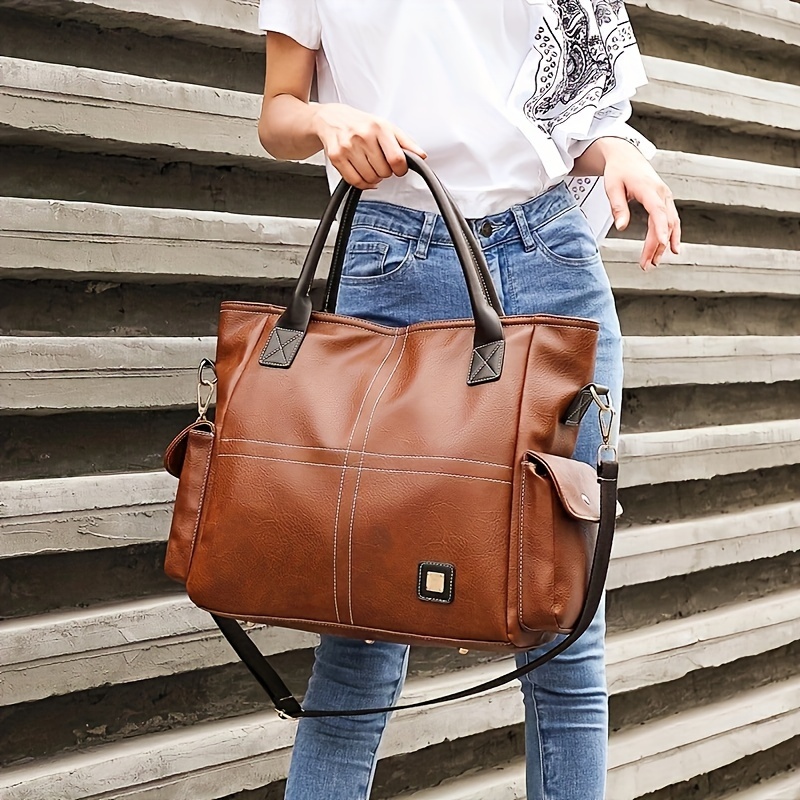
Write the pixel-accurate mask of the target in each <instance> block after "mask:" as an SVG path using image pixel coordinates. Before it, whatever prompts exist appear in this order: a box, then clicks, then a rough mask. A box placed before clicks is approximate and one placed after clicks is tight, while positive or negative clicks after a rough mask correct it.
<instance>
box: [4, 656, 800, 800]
mask: <svg viewBox="0 0 800 800" xmlns="http://www.w3.org/2000/svg"><path fill="white" fill-rule="evenodd" d="M505 667H506V665H504V664H502V663H500V664H491V665H487V666H482V667H477V668H474V669H467V670H463V671H462V672H458V673H449V674H446V675H443V676H438V677H435V678H428V679H415V680H412V681H409V683H408V684H407V687H406V690H405V692H404V698H405V699H407V700H409V701H415V700H418V699H419V700H421V699H427V698H428V697H433V696H435V695H436V694H439V693H441V692H443V691H454V690H457V689H460V688H464V687H467V686H469V685H470V684H472V683H474V682H475V680H476V679H480V680H485V679H489V678H490V677H492V676H494V675H496V674H497V673H499V672H500V671H501V670H503V669H505ZM487 708H491V713H487ZM521 719H522V707H521V702H520V699H519V691H518V689H517V687H516V686H513V685H512V686H511V687H505V688H502V689H498V690H495V691H492V692H488V693H486V694H484V695H480V696H477V697H474V698H470V699H467V700H464V701H461V702H459V703H457V704H447V705H444V706H440V707H434V708H431V709H423V710H412V711H401V712H398V713H397V714H396V715H395V716H394V718H393V720H392V722H391V724H390V726H389V728H388V730H387V734H386V737H385V740H384V743H383V745H382V750H381V755H382V757H384V758H387V757H391V756H393V755H398V754H401V753H410V752H415V751H417V750H420V749H422V748H425V747H430V746H431V745H434V744H439V743H441V742H443V741H446V740H452V739H454V738H459V737H465V736H470V735H474V734H477V733H482V732H485V731H486V730H491V729H495V728H502V727H507V726H509V725H514V724H517V723H519V722H520V721H521ZM799 721H800V678H795V679H791V680H788V681H783V682H781V683H777V684H773V685H771V686H767V687H764V688H760V689H754V690H750V691H747V692H744V693H742V694H739V695H737V696H735V697H734V698H731V699H728V700H724V701H721V702H716V703H713V704H710V705H707V706H704V707H699V708H695V709H692V710H691V711H686V712H681V713H679V714H675V715H672V716H670V717H666V718H662V719H657V720H654V721H652V722H648V723H646V724H645V725H642V726H637V727H636V728H634V729H632V730H624V731H622V732H620V733H617V734H614V735H613V736H612V740H611V749H610V773H609V797H613V798H615V800H633V798H637V797H641V796H642V795H644V794H646V793H647V792H651V791H655V790H657V789H659V788H662V787H664V786H667V785H669V784H671V783H675V782H679V781H682V780H687V779H689V778H691V777H693V776H696V775H700V774H704V773H705V772H707V771H710V770H712V769H716V768H719V767H720V766H723V765H725V764H729V763H732V762H733V761H735V760H737V759H738V758H742V757H744V756H745V755H748V754H751V753H754V752H759V751H761V750H765V749H768V748H769V747H773V746H775V745H776V744H778V743H780V742H782V741H786V740H787V739H789V738H791V737H792V736H793V735H794V733H795V732H796V729H797V728H796V726H797V724H798V722H799ZM294 728H295V725H294V723H290V722H283V721H281V720H279V719H278V717H277V715H275V714H274V713H272V712H262V713H258V714H250V715H247V716H243V717H238V718H234V719H230V720H224V721H220V722H213V723H205V724H200V725H195V726H193V727H190V728H186V729H177V730H173V731H170V732H167V733H159V734H154V735H149V736H143V737H140V738H134V739H130V740H127V741H124V742H120V743H115V744H111V745H106V746H99V747H95V748H92V749H90V750H87V751H84V752H83V753H79V754H75V755H68V756H62V757H56V758H53V759H50V760H48V761H43V762H40V763H38V764H31V765H22V766H19V767H15V768H10V769H6V770H4V772H3V773H2V774H1V775H0V791H1V792H2V793H3V797H4V800H23V799H24V800H32V798H35V797H43V796H56V797H59V798H60V800H92V798H94V800H100V798H107V797H112V796H113V797H136V798H150V799H151V800H154V799H155V798H165V797H174V798H177V797H179V796H180V797H190V796H191V797H192V798H193V799H194V800H205V799H206V798H209V800H210V798H219V797H224V796H227V795H229V794H232V793H235V792H237V791H244V790H247V789H255V788H257V787H259V786H266V785H268V784H270V783H273V782H275V781H277V780H280V779H281V778H282V777H284V776H285V774H286V769H287V765H288V757H289V748H290V746H291V742H292V737H293V734H294ZM491 775H493V776H494V778H495V783H494V784H490V786H491V788H492V789H493V790H494V789H495V788H496V790H497V792H496V793H495V792H494V791H493V792H492V793H491V794H487V793H485V792H486V786H483V787H481V790H482V791H483V792H484V794H476V793H474V792H473V788H474V784H473V785H471V782H472V781H473V780H475V779H476V777H475V776H470V777H469V778H466V779H462V780H460V781H458V782H456V783H455V784H451V785H450V787H447V788H445V787H439V788H438V789H437V790H436V793H435V794H430V793H429V794H427V795H424V794H422V795H420V794H417V795H416V797H417V798H418V800H420V798H422V797H429V798H434V797H435V798H437V800H445V799H446V798H453V799H454V798H459V800H467V798H469V799H470V800H478V799H479V798H480V800H485V798H486V797H492V798H493V800H494V798H498V797H517V796H519V797H522V796H523V795H522V794H519V795H514V794H513V793H509V792H510V791H512V790H513V791H519V790H520V789H521V787H522V785H523V784H522V781H523V767H522V765H521V764H520V765H518V766H514V767H512V768H510V769H509V770H506V771H503V772H499V771H497V770H491ZM168 787H169V788H168ZM454 787H455V788H454ZM518 787H519V788H518ZM445 791H449V792H450V794H445ZM47 792H50V794H49V795H48V794H46V793H47ZM503 792H505V793H503Z"/></svg>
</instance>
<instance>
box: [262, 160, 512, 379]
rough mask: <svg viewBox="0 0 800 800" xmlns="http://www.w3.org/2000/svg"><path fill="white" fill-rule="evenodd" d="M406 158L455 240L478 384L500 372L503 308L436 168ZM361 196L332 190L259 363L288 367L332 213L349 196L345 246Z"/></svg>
mask: <svg viewBox="0 0 800 800" xmlns="http://www.w3.org/2000/svg"><path fill="white" fill-rule="evenodd" d="M406 158H407V160H408V166H409V169H411V170H413V171H414V172H416V173H418V174H419V175H420V176H422V178H423V180H424V181H425V183H426V184H427V185H428V188H429V189H430V190H431V194H432V195H433V198H434V200H435V201H436V205H437V206H438V208H439V211H440V212H441V214H442V217H443V218H444V221H445V225H446V226H447V230H448V232H449V234H450V237H451V238H452V240H453V244H454V246H455V249H456V255H457V256H458V260H459V263H460V264H461V269H462V272H463V273H464V278H465V280H466V283H467V291H468V293H469V299H470V305H471V306H472V314H473V317H474V319H475V336H474V342H473V352H472V360H471V363H470V365H469V372H468V375H467V383H469V384H470V385H477V384H481V383H488V382H490V381H495V380H498V379H499V378H500V376H501V374H502V368H503V356H504V352H505V338H504V335H503V326H502V323H501V322H500V316H501V315H502V314H503V309H502V306H501V305H500V302H499V300H498V298H497V294H496V292H495V291H494V287H493V286H492V282H491V278H490V276H489V269H488V266H487V265H486V259H485V258H484V256H483V253H482V252H481V249H480V247H479V246H477V242H474V237H472V240H473V242H474V247H473V245H472V244H471V242H470V237H471V231H470V230H469V226H468V224H467V222H466V220H465V219H464V217H463V215H462V214H461V213H460V212H459V211H458V210H457V208H456V206H455V204H454V203H453V202H452V200H451V198H450V197H449V196H448V194H447V192H446V190H445V189H444V187H443V186H442V184H441V183H440V181H439V179H438V178H437V177H436V175H435V174H434V172H433V171H432V170H431V169H430V168H429V167H428V166H427V164H425V162H424V161H422V159H420V158H419V157H418V156H416V155H414V154H413V153H409V152H406ZM351 193H352V194H351ZM360 195H361V192H360V190H358V189H355V188H354V187H352V186H350V185H349V184H348V183H346V182H345V181H341V182H340V183H339V185H338V186H337V187H336V189H335V190H334V192H333V195H332V196H331V199H330V202H329V203H328V206H327V208H326V209H325V212H324V213H323V215H322V219H321V221H320V224H319V227H318V228H317V232H316V233H315V235H314V239H313V241H312V242H311V247H310V248H309V250H308V255H307V256H306V260H305V262H304V263H303V269H302V270H301V272H300V277H299V278H298V280H297V284H296V286H295V290H294V293H293V295H292V299H291V301H290V302H289V306H288V308H287V309H286V311H285V312H284V313H283V314H282V315H281V317H280V319H279V320H278V322H277V324H276V325H275V327H274V328H273V331H272V333H271V335H270V339H269V342H268V343H267V346H266V347H265V348H264V350H263V352H262V355H261V357H260V358H259V363H260V364H261V365H262V366H265V367H280V368H283V369H286V368H288V367H290V366H291V365H292V362H293V361H294V359H295V357H296V356H297V353H298V352H299V350H300V347H301V345H302V343H303V338H304V337H305V333H306V331H307V329H308V324H309V322H310V320H311V311H312V307H311V298H310V291H311V286H312V284H313V281H314V276H315V275H316V272H317V268H318V267H319V262H320V259H321V258H322V252H323V248H324V247H325V243H326V241H327V239H328V234H329V233H330V230H331V226H332V225H333V222H334V220H335V218H336V213H337V211H338V210H339V208H340V207H341V205H342V203H343V202H344V201H345V199H348V200H349V202H348V203H347V206H346V211H347V213H346V214H345V216H344V218H343V219H342V223H341V226H340V228H343V230H340V236H339V239H340V242H341V243H342V245H341V246H344V244H346V242H347V239H348V238H349V236H350V231H351V228H352V221H353V214H354V210H355V205H356V202H357V201H358V197H360Z"/></svg>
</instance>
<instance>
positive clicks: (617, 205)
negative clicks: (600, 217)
mask: <svg viewBox="0 0 800 800" xmlns="http://www.w3.org/2000/svg"><path fill="white" fill-rule="evenodd" d="M605 185H606V194H607V195H608V199H609V202H610V203H611V213H612V214H613V215H614V227H615V228H616V229H617V230H618V231H624V230H625V228H627V227H628V224H629V223H630V221H631V210H630V207H629V206H628V193H627V191H626V189H625V184H624V183H623V182H622V181H621V180H617V179H614V178H611V177H607V178H606V181H605Z"/></svg>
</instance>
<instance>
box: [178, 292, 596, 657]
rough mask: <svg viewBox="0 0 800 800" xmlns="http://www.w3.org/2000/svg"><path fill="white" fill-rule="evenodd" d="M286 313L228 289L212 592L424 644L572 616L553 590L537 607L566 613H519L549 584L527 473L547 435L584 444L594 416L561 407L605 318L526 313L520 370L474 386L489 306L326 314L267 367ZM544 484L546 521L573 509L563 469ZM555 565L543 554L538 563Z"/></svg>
mask: <svg viewBox="0 0 800 800" xmlns="http://www.w3.org/2000/svg"><path fill="white" fill-rule="evenodd" d="M282 313H283V309H281V308H277V307H270V306H265V305H258V304H248V303H234V302H229V303H225V304H223V307H222V311H221V315H220V328H219V339H218V352H217V362H216V369H217V375H218V380H219V383H218V389H217V391H218V395H217V396H218V400H217V412H216V420H215V421H216V434H215V437H214V454H213V457H212V459H211V467H210V471H209V477H208V485H207V488H206V491H205V502H204V504H203V509H202V518H201V524H200V531H199V535H198V536H197V539H196V543H195V547H194V553H193V555H192V558H191V569H190V571H189V574H188V580H187V590H188V592H189V595H190V597H191V598H192V600H194V602H196V603H197V604H198V605H200V606H202V607H203V608H206V609H208V610H210V611H213V612H214V613H216V614H219V615H223V616H230V617H234V618H236V619H247V620H254V621H260V622H266V623H270V624H277V625H285V626H288V627H298V628H303V629H305V630H312V631H316V632H320V633H321V632H329V633H341V634H344V635H351V636H357V637H360V638H365V639H384V640H391V641H398V642H404V643H428V644H445V645H452V646H457V647H461V646H463V647H470V648H486V649H502V650H513V649H517V648H522V649H527V648H530V647H533V646H536V645H537V644H540V643H541V642H542V641H545V640H546V639H548V638H550V636H551V635H552V634H553V633H559V632H563V630H564V625H563V620H561V622H558V621H557V620H556V619H555V618H554V616H553V600H552V594H553V592H551V593H550V594H551V596H549V597H548V598H546V599H543V603H544V607H543V608H540V609H538V611H537V610H534V609H533V608H531V606H530V603H531V602H532V601H531V598H530V593H528V594H526V599H525V614H526V615H527V614H532V615H533V616H532V617H531V619H535V620H539V619H542V620H545V619H546V618H547V619H548V620H549V622H548V624H544V622H543V624H542V625H541V626H539V627H538V628H537V626H536V625H533V624H532V623H531V622H530V620H528V622H525V619H527V617H524V618H523V620H522V622H524V623H525V624H524V625H523V624H522V622H521V621H520V618H519V614H518V613H517V608H518V606H519V604H520V592H519V586H520V585H521V584H522V585H523V586H525V585H527V583H528V582H529V579H528V578H527V577H523V579H522V580H521V581H520V579H519V551H520V544H519V543H520V537H521V536H522V538H523V540H524V539H525V537H526V536H529V535H530V534H529V533H528V532H527V530H526V531H521V529H520V514H519V511H520V505H521V492H522V482H523V475H524V476H525V480H526V489H527V488H528V487H529V486H530V485H531V476H530V475H529V472H530V466H529V465H530V461H529V457H528V452H529V451H533V452H539V453H548V454H554V455H558V456H562V457H563V458H564V459H568V457H569V456H570V455H571V453H572V451H573V448H574V445H575V439H576V436H577V430H578V429H577V428H575V427H571V426H567V425H565V424H563V423H562V422H561V419H562V418H563V417H564V415H565V413H566V410H567V408H568V407H569V406H570V404H571V403H572V401H573V399H574V397H575V395H576V393H577V392H578V391H580V389H581V387H582V386H584V385H585V384H586V383H587V382H588V381H589V380H590V378H591V376H592V373H593V370H594V350H595V344H596V339H597V325H596V324H595V323H594V322H591V321H586V320H578V319H566V318H555V317H546V316H542V317H506V318H504V319H503V331H504V338H505V350H506V353H505V359H504V369H503V375H502V378H501V379H500V380H496V381H493V382H489V383H482V384H478V385H474V386H471V385H468V384H467V382H466V381H465V379H464V377H465V374H466V371H467V368H468V366H469V365H470V360H471V358H472V349H473V336H474V324H473V323H472V322H471V321H470V320H458V321H444V322H434V323H421V324H418V325H414V326H411V327H409V328H403V329H390V328H384V327H381V326H379V325H375V324H372V323H369V322H364V321H361V320H356V319H352V318H347V317H338V316H336V315H332V314H324V313H321V312H315V313H314V314H312V316H311V320H310V322H309V326H308V330H307V333H306V336H305V339H304V342H303V346H302V347H301V348H300V350H299V353H298V354H297V356H296V358H295V360H294V363H293V364H292V366H291V367H290V368H288V369H265V368H263V367H262V366H261V365H260V364H259V363H258V360H259V357H260V354H261V353H262V352H263V349H264V346H265V345H266V343H267V341H268V340H269V339H270V337H271V336H272V333H273V330H274V328H275V326H276V324H277V322H278V319H279V318H280V316H281V314H282ZM565 353H568V354H570V355H569V357H566V356H565ZM559 475H560V473H559ZM182 480H183V479H182ZM563 480H564V481H568V480H569V479H568V478H567V477H565V478H564V479H563ZM571 480H573V481H581V484H580V485H578V486H576V487H575V488H574V493H575V494H581V493H585V494H589V495H590V494H591V493H592V492H593V491H594V490H596V476H595V475H594V473H593V471H592V470H591V468H587V472H586V473H585V474H584V473H582V472H581V473H580V474H576V476H574V477H572V478H571ZM584 484H585V485H584ZM536 485H537V487H538V488H537V491H536V492H535V493H532V492H530V491H529V494H528V497H526V503H528V505H527V506H526V519H525V524H526V526H527V525H528V524H533V523H534V522H535V520H536V518H538V517H539V516H540V515H542V514H545V513H546V514H547V515H550V516H552V511H551V510H550V509H552V508H553V506H554V505H555V504H558V506H560V507H561V508H562V509H563V504H562V503H561V500H560V495H559V492H558V491H557V490H556V488H555V485H554V484H553V482H552V481H549V482H545V481H542V480H538V481H537V482H536ZM545 495H547V499H546V500H545V499H541V498H544V497H545ZM533 496H536V497H538V498H540V500H539V505H537V507H536V508H535V510H534V509H533V508H532V507H531V506H530V500H531V498H532V497H533ZM548 518H549V517H548ZM554 519H555V518H554ZM557 519H558V520H559V521H561V522H563V521H564V520H570V519H573V518H572V517H570V516H569V514H568V513H567V510H566V509H564V510H563V511H562V512H561V514H560V515H558V518H557ZM562 527H563V526H562ZM572 529H573V526H572V525H567V526H566V527H565V530H566V534H565V535H568V536H570V537H572V536H573V530H572ZM550 535H551V536H559V535H560V532H559V530H555V531H553V532H552V533H551V534H550ZM570 552H572V551H570ZM581 553H584V551H581ZM523 556H524V554H523ZM537 558H538V556H537ZM581 558H582V561H581V564H579V565H575V566H574V567H573V568H571V569H568V568H566V567H565V568H564V569H563V570H556V571H555V573H554V575H555V576H557V578H558V579H559V580H561V577H560V576H562V575H563V580H562V583H560V584H559V585H558V586H557V587H555V589H554V590H553V591H555V592H556V593H557V594H558V595H559V596H561V597H566V596H568V595H570V594H571V593H572V591H573V587H574V584H575V575H576V574H577V575H580V574H585V570H586V556H585V554H584V555H582V556H581ZM422 562H441V563H446V564H452V565H453V566H454V567H455V571H456V574H457V576H458V577H457V582H458V586H457V591H456V596H455V598H454V600H453V602H452V603H449V604H440V603H430V602H422V601H420V600H419V598H418V597H417V581H418V574H419V565H420V564H421V563H422ZM535 563H536V562H535V561H533V560H529V561H527V562H526V561H525V560H524V557H523V568H528V566H530V567H531V568H533V565H534V564H535ZM512 576H513V579H510V578H511V577H512ZM554 579H556V578H554ZM582 599H583V598H582V596H581V595H580V594H579V595H578V597H577V598H576V602H577V603H578V604H580V603H581V602H582ZM534 628H537V629H535V630H534Z"/></svg>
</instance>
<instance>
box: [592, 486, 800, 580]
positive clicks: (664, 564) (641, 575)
mask: <svg viewBox="0 0 800 800" xmlns="http://www.w3.org/2000/svg"><path fill="white" fill-rule="evenodd" d="M799 545H800V500H798V501H791V502H787V503H776V504H774V505H766V506H760V507H756V508H750V509H747V510H746V511H741V512H734V513H725V514H717V515H713V516H704V517H698V518H697V519H688V520H680V521H676V522H665V523H659V524H652V525H634V526H632V527H630V528H622V529H620V530H618V531H617V534H616V536H615V539H614V551H613V561H612V564H611V569H610V571H609V577H608V583H607V587H608V588H609V589H617V588H619V587H621V586H633V585H635V584H639V583H648V582H652V581H659V580H663V579H664V578H669V577H673V576H676V575H687V574H689V573H692V572H700V571H702V570H706V569H712V568H714V567H719V566H722V565H725V564H737V563H742V562H746V561H756V560H758V559H762V558H772V557H774V556H777V555H781V554H782V553H790V552H792V551H793V550H796V549H798V546H799Z"/></svg>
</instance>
